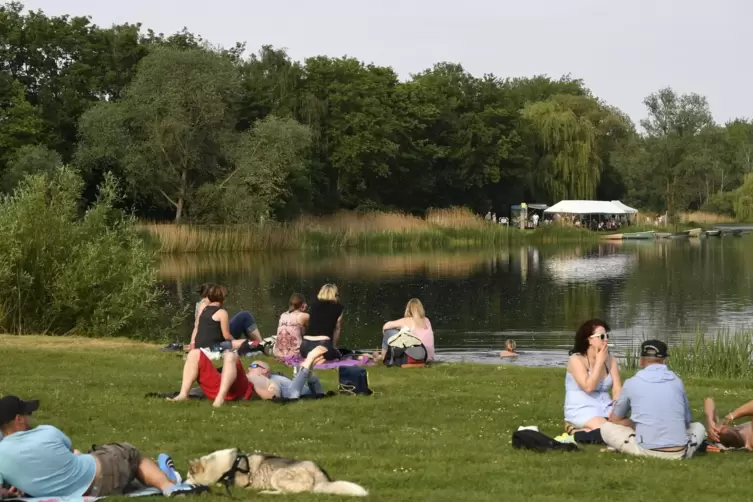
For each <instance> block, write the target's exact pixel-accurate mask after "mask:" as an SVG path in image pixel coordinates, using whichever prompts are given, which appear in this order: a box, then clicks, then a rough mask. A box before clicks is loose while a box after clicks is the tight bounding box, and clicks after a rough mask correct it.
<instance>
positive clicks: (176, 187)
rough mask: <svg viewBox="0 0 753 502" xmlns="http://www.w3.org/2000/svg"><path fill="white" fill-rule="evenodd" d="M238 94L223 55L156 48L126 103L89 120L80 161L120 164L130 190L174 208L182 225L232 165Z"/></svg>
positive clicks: (102, 107)
mask: <svg viewBox="0 0 753 502" xmlns="http://www.w3.org/2000/svg"><path fill="white" fill-rule="evenodd" d="M239 93H240V86H239V78H238V72H237V70H236V68H235V67H234V65H233V64H232V62H231V61H230V60H229V59H227V58H225V57H223V56H222V55H221V54H218V53H215V52H211V51H207V50H203V49H189V50H180V49H174V48H163V47H160V48H157V49H155V50H154V51H153V52H152V54H150V55H149V56H147V57H146V58H144V59H143V60H142V62H141V63H139V67H138V71H137V75H136V78H135V79H134V80H133V82H132V83H131V84H130V85H129V86H128V87H127V88H126V91H125V95H124V98H123V99H122V100H121V101H120V102H118V103H101V104H99V105H98V106H97V107H95V108H94V109H92V110H91V111H90V112H88V113H87V114H86V115H85V116H84V117H83V119H82V122H81V124H82V141H81V145H80V152H79V155H78V158H79V159H82V160H85V161H86V162H87V163H88V164H90V165H91V163H92V162H94V161H96V160H97V159H99V160H101V159H102V158H114V159H118V161H119V163H120V167H121V169H122V173H123V177H124V178H125V180H126V182H127V185H128V187H129V189H130V191H131V192H132V193H133V194H138V198H139V199H140V200H142V201H143V202H144V203H147V204H153V205H157V206H165V205H168V206H169V207H172V209H173V211H174V220H175V222H180V221H181V219H182V217H183V214H184V211H185V209H186V205H187V203H189V202H190V201H191V198H192V197H193V195H194V193H195V191H196V190H197V189H198V188H199V187H200V186H201V185H203V184H204V183H207V182H212V181H213V180H214V179H216V178H217V176H218V173H219V172H221V171H223V170H225V169H226V168H227V166H228V163H229V159H228V154H227V151H226V150H227V149H228V148H230V145H231V144H232V142H233V140H232V138H231V134H232V133H233V132H234V127H235V123H236V116H235V113H234V108H233V107H234V105H235V104H236V103H237V101H238V98H239Z"/></svg>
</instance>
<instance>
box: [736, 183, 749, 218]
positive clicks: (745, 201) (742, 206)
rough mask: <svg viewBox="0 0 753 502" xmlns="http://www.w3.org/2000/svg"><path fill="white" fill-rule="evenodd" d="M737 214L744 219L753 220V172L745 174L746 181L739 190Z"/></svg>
mask: <svg viewBox="0 0 753 502" xmlns="http://www.w3.org/2000/svg"><path fill="white" fill-rule="evenodd" d="M735 215H736V216H737V218H738V219H740V220H742V221H753V173H750V174H746V175H745V182H744V183H743V186H741V187H740V188H739V189H738V191H737V198H736V199H735Z"/></svg>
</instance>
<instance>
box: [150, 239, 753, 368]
mask: <svg viewBox="0 0 753 502" xmlns="http://www.w3.org/2000/svg"><path fill="white" fill-rule="evenodd" d="M160 276H161V278H162V280H163V281H164V283H165V285H166V286H167V288H168V289H169V290H170V291H171V292H172V294H173V295H175V296H176V298H178V299H179V300H180V301H182V302H184V303H191V304H192V303H193V302H195V301H196V300H197V297H196V294H195V292H194V290H195V289H196V287H197V286H198V285H199V284H201V283H203V282H219V283H222V284H225V285H226V286H227V287H228V289H229V293H230V295H229V298H228V301H227V303H226V307H227V308H228V310H229V312H230V314H231V315H233V314H234V313H235V312H237V311H238V310H249V311H251V312H252V313H253V315H254V316H255V317H256V320H257V322H258V324H259V328H260V331H261V333H262V335H263V336H270V335H273V334H275V331H276V327H277V319H278V317H279V314H280V313H281V312H282V311H284V310H285V309H286V307H287V301H288V297H289V296H290V294H291V293H293V292H302V293H304V294H305V295H306V298H307V299H308V300H309V301H311V300H312V299H313V298H314V297H315V296H316V292H317V291H318V289H319V287H320V286H321V285H322V284H324V283H326V282H334V283H336V284H337V285H338V287H339V288H340V294H341V301H342V303H343V304H344V305H345V307H346V311H345V315H344V317H343V330H342V335H341V342H340V345H341V346H343V347H348V348H359V349H375V348H376V347H377V346H378V345H379V343H380V340H381V334H380V330H381V326H382V324H383V323H384V322H385V321H386V320H390V319H394V318H399V317H401V316H402V313H403V310H404V308H405V303H406V302H407V301H408V300H409V299H410V298H412V297H418V298H420V299H421V301H422V302H423V303H424V306H425V307H426V311H427V315H428V317H430V318H431V320H432V324H433V326H434V330H435V336H436V345H437V351H438V354H439V358H440V359H443V360H448V361H457V360H473V361H479V362H494V363H498V362H500V360H499V358H498V357H497V356H496V352H498V351H499V350H500V349H502V348H503V345H504V341H505V340H506V339H508V338H512V339H514V340H516V342H517V345H518V348H519V350H521V351H522V352H523V355H521V357H520V358H518V360H517V361H514V363H516V364H533V365H561V364H563V362H564V361H565V360H566V354H567V350H568V349H569V348H570V347H571V345H572V339H573V334H574V332H575V329H576V328H577V326H578V325H579V324H580V323H581V322H583V321H584V320H586V319H589V318H591V317H601V318H603V319H604V320H606V321H607V323H608V324H610V326H611V328H612V338H611V340H610V341H611V342H612V343H614V345H615V349H614V351H615V352H616V353H620V352H623V351H624V350H625V349H626V348H628V347H634V346H636V345H637V344H638V343H640V341H641V340H642V339H645V338H647V337H657V338H660V339H664V340H669V341H670V342H676V341H678V340H680V339H683V338H692V337H694V336H695V335H696V333H698V332H707V333H713V334H715V333H717V332H718V331H719V330H729V331H737V330H744V329H748V328H750V327H753V236H745V237H741V238H735V237H723V238H705V239H685V240H655V241H653V240H652V241H623V242H603V243H598V244H593V245H578V246H538V247H533V246H525V247H515V248H510V249H496V250H484V251H478V250H474V251H452V252H441V251H436V252H412V253H394V254H369V253H365V252H358V251H342V252H338V253H331V252H327V253H311V252H276V253H261V254H260V253H255V254H222V255H202V254H196V255H194V254H181V255H165V256H163V258H162V261H161V264H160ZM184 335H185V337H184V339H185V340H188V338H189V337H190V327H188V326H187V327H186V329H185V334H184Z"/></svg>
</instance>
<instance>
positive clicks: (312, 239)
mask: <svg viewBox="0 0 753 502" xmlns="http://www.w3.org/2000/svg"><path fill="white" fill-rule="evenodd" d="M140 228H141V230H142V231H143V232H144V234H145V235H146V236H147V237H148V238H149V240H150V241H153V242H154V243H155V246H156V247H157V248H158V249H159V251H160V252H163V253H194V252H224V251H257V250H286V249H341V248H360V249H374V250H381V249H389V250H431V249H438V248H473V247H493V246H497V245H504V244H507V243H523V242H526V243H531V244H555V243H564V242H575V243H578V242H595V241H597V240H598V238H599V235H598V234H596V233H594V232H590V231H588V230H584V229H575V228H563V227H559V226H553V227H541V228H538V229H536V230H525V231H523V230H520V229H519V228H512V227H506V226H502V225H495V224H492V223H489V222H487V221H485V220H484V219H483V218H481V217H479V216H477V215H475V214H473V213H472V212H471V211H469V210H468V209H465V208H449V209H432V210H429V211H428V213H427V216H426V218H420V217H417V216H413V215H409V214H404V213H393V212H379V211H374V212H369V213H356V212H341V213H337V214H334V215H331V216H323V217H311V216H307V217H303V218H301V219H299V220H297V221H295V222H293V223H288V224H278V223H270V224H264V225H218V226H211V225H174V224H162V223H144V224H142V225H141V226H140Z"/></svg>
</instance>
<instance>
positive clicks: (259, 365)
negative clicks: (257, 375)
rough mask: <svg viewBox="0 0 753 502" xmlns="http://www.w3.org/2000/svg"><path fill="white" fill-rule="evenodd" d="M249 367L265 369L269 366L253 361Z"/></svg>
mask: <svg viewBox="0 0 753 502" xmlns="http://www.w3.org/2000/svg"><path fill="white" fill-rule="evenodd" d="M248 367H249V368H263V369H267V367H266V366H262V365H261V364H259V363H251V364H249V365H248Z"/></svg>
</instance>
